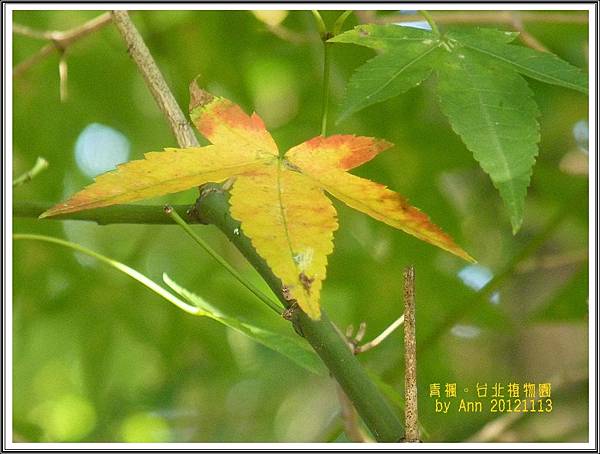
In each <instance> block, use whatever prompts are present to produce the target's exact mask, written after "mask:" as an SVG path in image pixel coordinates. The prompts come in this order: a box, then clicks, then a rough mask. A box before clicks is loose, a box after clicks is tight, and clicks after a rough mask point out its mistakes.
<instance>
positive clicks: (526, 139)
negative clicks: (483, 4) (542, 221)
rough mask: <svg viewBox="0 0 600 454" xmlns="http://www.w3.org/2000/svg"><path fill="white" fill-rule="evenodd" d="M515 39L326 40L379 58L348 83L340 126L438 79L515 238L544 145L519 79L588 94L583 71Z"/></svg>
mask: <svg viewBox="0 0 600 454" xmlns="http://www.w3.org/2000/svg"><path fill="white" fill-rule="evenodd" d="M517 36H518V33H514V32H506V31H500V30H495V29H490V28H471V29H461V30H454V31H449V32H448V33H446V34H439V33H438V32H435V31H429V30H420V29H415V28H409V27H402V26H398V25H391V24H388V25H376V24H366V25H359V26H357V27H355V28H354V29H353V30H349V31H347V32H345V33H342V34H340V35H337V36H335V37H334V38H331V39H330V40H329V42H337V43H352V44H357V45H360V46H365V47H370V48H372V49H375V50H376V51H378V52H379V54H378V55H377V56H376V57H374V58H373V59H371V60H369V61H368V62H366V63H365V64H364V65H362V66H360V67H359V68H358V69H357V70H356V71H355V72H354V74H353V75H352V77H351V78H350V81H349V82H348V86H347V89H346V96H345V98H344V102H343V105H342V108H341V111H342V112H341V115H340V120H342V119H344V118H346V117H348V116H349V115H352V114H353V113H356V112H358V111H359V110H361V109H364V108H365V107H368V106H371V105H373V104H375V103H378V102H381V101H385V100H387V99H390V98H393V97H395V96H398V95H400V94H402V93H404V92H406V91H408V90H410V89H411V88H413V87H416V86H417V85H419V84H420V83H422V82H423V81H424V80H426V79H427V78H428V77H429V76H430V74H432V73H435V74H437V76H438V86H437V88H438V93H439V98H440V103H441V107H442V111H443V112H444V113H445V114H446V116H447V117H448V119H449V121H450V124H451V125H452V128H453V129H454V131H455V132H456V133H457V134H459V135H460V136H461V138H462V140H463V142H464V143H465V145H466V146H467V148H468V149H469V150H471V152H472V153H473V156H474V158H475V159H476V160H477V161H478V162H479V164H480V166H481V168H482V169H483V170H484V171H485V172H486V173H487V174H488V175H489V176H490V178H491V180H492V182H493V184H494V186H495V187H496V188H497V189H498V191H499V193H500V196H501V197H502V199H503V201H504V204H505V206H506V208H507V209H508V213H509V215H510V220H511V224H512V227H513V232H514V233H516V232H517V231H518V230H519V228H520V226H521V223H522V221H523V209H524V204H525V196H526V194H527V187H528V186H529V182H530V179H531V173H532V169H533V165H534V164H535V158H536V156H537V153H538V146H537V144H538V142H539V140H540V134H539V125H538V122H537V117H538V116H539V112H538V109H537V106H536V104H535V101H534V99H533V93H532V91H531V90H530V89H529V87H528V85H527V82H526V81H525V79H523V77H522V76H527V77H529V78H533V79H537V80H539V81H542V82H546V83H549V84H553V85H559V86H561V87H566V88H570V89H573V90H578V91H580V92H582V93H587V92H588V79H587V76H586V75H585V74H584V73H583V71H581V70H580V69H579V68H576V67H575V66H572V65H570V64H569V63H567V62H566V61H563V60H561V59H560V58H558V57H557V56H556V55H553V54H551V53H548V52H539V51H536V50H533V49H530V48H527V47H523V46H518V45H514V44H511V42H512V41H513V40H514V39H515V38H516V37H517Z"/></svg>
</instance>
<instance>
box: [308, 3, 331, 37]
mask: <svg viewBox="0 0 600 454" xmlns="http://www.w3.org/2000/svg"><path fill="white" fill-rule="evenodd" d="M310 12H311V13H312V15H313V17H314V18H315V22H316V23H317V28H318V30H319V34H320V35H321V39H323V37H324V36H325V35H326V34H327V27H326V26H325V21H324V20H323V17H322V16H321V13H319V11H317V10H316V9H313V10H311V11H310Z"/></svg>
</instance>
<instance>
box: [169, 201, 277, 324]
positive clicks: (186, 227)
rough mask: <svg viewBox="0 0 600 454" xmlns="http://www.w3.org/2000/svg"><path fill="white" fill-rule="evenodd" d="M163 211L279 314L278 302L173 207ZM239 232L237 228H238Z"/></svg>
mask: <svg viewBox="0 0 600 454" xmlns="http://www.w3.org/2000/svg"><path fill="white" fill-rule="evenodd" d="M164 211H165V213H167V214H168V215H169V216H170V217H171V219H173V221H175V222H176V223H177V224H179V226H180V227H181V228H182V229H183V230H185V232H186V233H187V234H188V235H189V236H190V237H191V238H192V239H193V240H194V241H195V242H196V243H197V244H198V245H199V246H200V247H202V248H203V249H204V250H205V251H206V252H208V254H209V255H210V256H211V257H212V258H213V259H215V260H216V261H217V262H219V264H220V265H221V266H222V267H223V268H225V269H226V270H227V271H228V272H229V273H230V274H231V275H232V276H233V277H235V278H236V279H237V280H238V281H239V282H240V283H241V284H242V285H243V286H244V287H246V288H247V289H248V290H250V291H251V292H252V293H253V294H254V295H255V296H256V297H257V298H258V299H259V300H261V301H262V302H263V303H265V304H266V305H267V306H268V307H269V309H271V310H273V311H274V312H275V313H277V315H281V312H282V309H283V306H282V305H281V304H279V303H276V302H274V301H273V300H272V299H271V298H269V297H268V296H267V295H265V294H264V293H263V292H261V291H260V290H259V289H258V288H256V287H255V286H254V285H253V284H252V283H251V282H250V281H249V280H248V279H246V278H245V277H244V276H242V275H241V274H240V273H239V272H238V271H237V270H236V269H235V268H233V267H232V266H231V265H230V264H229V263H227V260H225V259H224V258H223V257H221V256H220V255H219V254H218V253H217V252H216V251H215V250H214V249H213V248H211V247H210V246H209V245H208V244H206V242H205V241H204V240H203V239H202V238H200V237H199V236H198V235H196V233H195V232H194V231H193V230H192V228H191V227H190V226H189V225H188V224H187V223H186V222H185V221H184V220H183V218H182V217H181V216H179V214H177V211H175V210H174V209H173V207H171V206H169V205H167V206H165V207H164ZM238 232H239V229H238Z"/></svg>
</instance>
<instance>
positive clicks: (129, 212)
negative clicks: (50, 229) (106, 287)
mask: <svg viewBox="0 0 600 454" xmlns="http://www.w3.org/2000/svg"><path fill="white" fill-rule="evenodd" d="M51 206H52V205H51V204H49V203H39V202H15V203H14V205H13V216H15V217H19V218H37V217H39V215H40V214H42V213H43V212H44V211H46V210H48V209H49V208H50V207H51ZM189 208H190V206H189V205H174V206H173V209H174V210H175V211H176V212H177V213H178V214H179V216H181V217H182V218H183V219H185V220H186V222H187V223H188V224H198V223H199V221H198V219H196V218H194V217H192V216H190V215H189V214H188V213H187V211H188V209H189ZM66 220H73V221H90V222H95V223H96V224H99V225H107V224H173V225H174V224H175V221H173V219H171V218H170V217H168V216H165V211H164V208H163V206H162V205H115V206H111V207H105V208H94V209H92V210H86V211H78V212H76V213H67V214H58V215H56V216H52V217H49V218H44V219H41V221H43V222H47V221H51V222H52V221H66Z"/></svg>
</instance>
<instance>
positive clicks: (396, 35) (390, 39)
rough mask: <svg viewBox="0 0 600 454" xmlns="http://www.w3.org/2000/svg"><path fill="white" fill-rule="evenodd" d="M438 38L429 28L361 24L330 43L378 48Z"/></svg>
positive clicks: (382, 48) (394, 46) (388, 47)
mask: <svg viewBox="0 0 600 454" xmlns="http://www.w3.org/2000/svg"><path fill="white" fill-rule="evenodd" d="M429 39H431V40H436V36H435V35H434V34H433V33H431V32H430V31H428V30H421V29H419V28H411V27H399V26H398V25H390V24H388V25H375V24H367V25H359V26H357V27H354V28H353V29H352V30H348V31H347V32H344V33H342V34H341V35H337V36H335V37H333V38H331V39H330V40H329V42H330V43H347V44H358V45H359V46H365V47H370V48H372V49H377V50H385V49H394V48H397V47H398V46H402V45H405V44H408V43H422V42H423V41H426V40H429Z"/></svg>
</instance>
